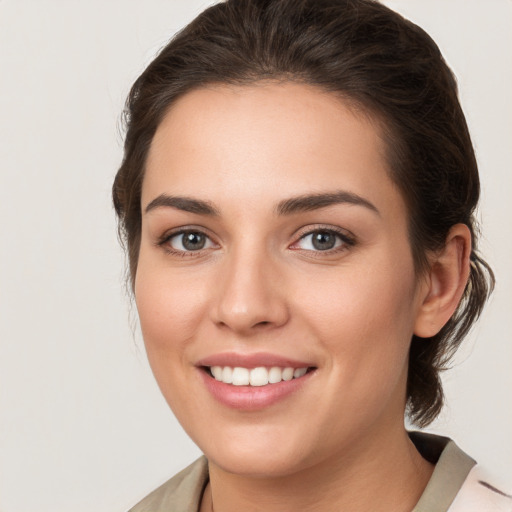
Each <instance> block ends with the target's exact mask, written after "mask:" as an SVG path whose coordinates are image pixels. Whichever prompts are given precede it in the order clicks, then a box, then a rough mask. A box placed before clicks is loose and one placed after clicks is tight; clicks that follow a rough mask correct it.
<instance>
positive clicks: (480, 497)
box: [449, 465, 512, 512]
mask: <svg viewBox="0 0 512 512" xmlns="http://www.w3.org/2000/svg"><path fill="white" fill-rule="evenodd" d="M472 511H475V512H477V511H478V512H487V511H489V512H512V494H511V492H510V490H509V489H505V488H503V486H502V485H501V484H499V483H497V479H496V477H494V476H492V475H491V474H490V473H489V472H488V471H487V470H486V469H484V468H482V467H481V466H479V465H477V466H475V467H474V468H473V469H472V470H471V471H470V472H469V474H468V476H467V478H466V480H465V481H464V483H463V484H462V486H461V488H460V490H459V492H458V493H457V496H456V497H455V499H454V501H453V503H452V505H451V507H450V508H449V512H472Z"/></svg>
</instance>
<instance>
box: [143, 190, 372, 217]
mask: <svg viewBox="0 0 512 512" xmlns="http://www.w3.org/2000/svg"><path fill="white" fill-rule="evenodd" d="M335 204H352V205H356V206H363V207H364V208H367V209H369V210H371V211H372V212H374V213H376V214H377V215H380V212H379V210H378V209H377V207H376V206H375V205H374V204H372V203H371V202H370V201H368V200H367V199H365V198H363V197H361V196H359V195H357V194H354V193H353V192H347V191H344V190H340V191H338V192H328V193H318V194H304V195H300V196H296V197H291V198H289V199H285V200H283V201H280V202H279V203H278V204H277V206H276V209H275V210H276V213H277V214H278V215H292V214H294V213H301V212H308V211H313V210H319V209H320V208H326V207H327V206H332V205H335ZM162 207H165V208H175V209H177V210H182V211H185V212H190V213H196V214H198V215H209V216H212V217H218V216H219V215H220V212H219V210H218V209H217V208H216V207H215V206H214V205H213V204H212V203H210V202H209V201H203V200H201V199H194V198H191V197H186V196H170V195H167V194H160V195H159V196H158V197H156V198H155V199H153V200H152V201H151V202H150V203H149V204H148V205H147V206H146V209H145V210H144V211H145V213H148V212H150V211H152V210H155V209H157V208H162Z"/></svg>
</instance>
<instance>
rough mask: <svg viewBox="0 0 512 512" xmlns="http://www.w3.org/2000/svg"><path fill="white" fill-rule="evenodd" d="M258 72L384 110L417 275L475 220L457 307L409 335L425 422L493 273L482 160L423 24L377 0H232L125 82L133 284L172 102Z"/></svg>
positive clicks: (417, 405)
mask: <svg viewBox="0 0 512 512" xmlns="http://www.w3.org/2000/svg"><path fill="white" fill-rule="evenodd" d="M261 80H276V81H294V82H299V83H304V84H309V85H314V86H317V87H319V88H321V89H322V90H325V91H330V92H332V93H334V94H337V95H339V96H340V97H341V98H345V99H346V100H348V101H349V102H351V103H352V104H354V105H356V106H357V107H358V108H360V109H362V110H363V111H364V112H367V113H368V114H369V115H371V116H374V118H376V119H378V120H379V122H380V124H381V126H382V127H383V133H384V136H385V141H386V146H387V158H388V161H389V167H390V169H391V172H390V177H391V179H392V180H393V181H394V182H395V183H396V185H397V186H398V187H399V189H400V191H401V193H402V196H403V198H404V200H405V203H406V206H407V209H408V215H409V238H410V244H411V249H412V254H413V258H414V263H415V268H416V272H417V274H418V275H421V273H422V272H425V271H426V270H427V268H428V260H427V257H426V255H427V254H428V253H429V252H431V251H436V250H439V249H441V248H442V247H443V246H444V244H445V241H446V237H447V234H448V231H449V229H450V228H451V227H452V226H453V225H454V224H457V223H464V224H466V225H467V226H468V227H469V229H470V231H471V238H472V251H471V256H470V258H471V271H470V276H469V280H468V282H467V285H466V288H465V291H464V295H463V298H462V300H461V302H460V304H459V307H458V309H457V311H456V312H455V314H454V315H453V316H452V318H451V319H450V320H449V321H448V323H447V324H446V325H445V326H444V327H443V328H442V329H441V331H440V332H439V333H438V334H436V335H435V336H432V337H431V338H428V339H425V338H418V337H417V336H413V338H412V340H411V348H410V357H409V373H408V382H407V412H408V415H409V417H410V419H411V420H412V421H413V422H414V423H416V424H417V425H420V426H424V425H427V424H428V423H430V422H431V421H432V420H433V419H434V418H435V417H436V416H437V415H438V414H439V412H440V410H441V407H442V404H443V391H442V386H441V381H440V377H439V373H440V371H441V370H443V369H445V368H446V367H447V364H448V362H449V360H450V358H451V357H452V355H453V353H454V352H455V350H456V349H457V348H458V346H459V344H460V343H461V341H462V339H463V338H464V336H465V335H466V334H467V333H468V331H469V329H470V328H471V326H472V324H473V323H474V322H475V320H476V319H477V318H478V316H479V315H480V313H481V311H482V308H483V305H484V303H485V301H486V299H487V297H488V295H489V293H490V292H491V290H492V288H493V285H494V277H493V274H492V271H491V269H490V268H489V266H488V265H487V263H486V262H485V261H484V260H483V259H482V258H481V257H480V256H479V254H478V252H477V225H476V220H475V217H474V212H475V208H476V206H477V203H478V198H479V194H480V184H479V177H478V168H477V163H476V159H475V154H474V151H473V146H472V143H471V139H470V135H469V132H468V128H467V125H466V121H465V118H464V114H463V112H462V109H461V107H460V104H459V101H458V94H457V85H456V81H455V78H454V76H453V74H452V72H451V70H450V69H449V68H448V66H447V64H446V63H445V61H444V59H443V57H442V55H441V53H440V51H439V49H438V47H437V45H436V44H435V43H434V41H433V40H432V39H431V38H430V37H429V36H428V34H426V33H425V32H424V31H423V30H422V29H421V28H419V27H418V26H416V25H414V24H413V23H411V22H410V21H408V20H406V19H404V18H402V17H401V16H400V15H398V14H397V13H395V12H393V11H391V10H390V9H388V8H387V7H385V6H383V5H381V4H380V3H378V2H377V1H373V0H227V1H226V2H222V3H218V4H216V5H213V6H212V7H210V8H208V9H206V10H205V11H204V12H203V13H202V14H200V15H199V16H198V17H197V18H196V19H195V20H194V21H192V23H190V24H189V25H188V26H187V27H186V28H184V29H183V30H182V31H181V32H179V33H178V34H177V35H176V36H175V37H174V38H173V39H172V40H171V41H170V42H169V44H168V45H167V46H165V47H164V48H163V50H162V51H161V52H160V53H159V55H158V56H157V57H156V58H155V60H154V61H153V62H152V63H151V64H150V65H149V66H148V67H147V69H146V70H145V71H144V72H143V73H142V75H141V76H140V77H139V78H138V79H137V80H136V82H135V83H134V85H133V87H132V89H131V92H130V94H129V97H128V100H127V104H126V110H125V121H126V139H125V148H124V159H123V162H122V165H121V167H120V169H119V171H118V173H117V175H116V178H115V182H114V186H113V200H114V206H115V209H116V212H117V215H118V218H119V230H120V236H121V239H122V241H123V242H124V244H125V247H126V249H127V253H128V259H129V271H130V279H131V284H132V287H133V283H134V280H135V275H136V272H137V261H138V254H139V245H140V237H141V204H140V203H141V188H142V182H143V179H144V168H145V162H146V158H147V155H148V150H149V148H150V145H151V141H152V139H153V136H154V134H155V131H156V129H157V127H158V126H159V124H160V122H161V121H162V119H163V117H164V116H165V114H166V112H167V111H168V109H169V107H170V105H172V104H173V102H175V101H176V100H177V99H178V98H179V97H181V96H183V95H184V94H186V93H187V92H190V91H191V90H194V89H197V88H201V87H203V86H206V85H208V84H214V83H217V84H236V85H243V84H250V83H254V82H256V81H261Z"/></svg>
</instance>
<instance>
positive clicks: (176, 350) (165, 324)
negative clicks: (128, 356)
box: [135, 265, 206, 360]
mask: <svg viewBox="0 0 512 512" xmlns="http://www.w3.org/2000/svg"><path fill="white" fill-rule="evenodd" d="M196 284H197V280H195V279H190V276H187V277H184V278H183V279H180V276H179V275H176V274H175V273H174V274H173V275H172V276H170V275H169V276H168V275H166V273H165V272H162V271H161V270H158V271H157V270H156V269H155V268H154V267H151V266H149V265H148V266H145V265H140V267H139V269H138V272H137V278H136V281H135V300H136V303H137V310H138V313H139V319H140V324H141V329H142V333H143V337H144V343H145V345H146V349H147V352H148V357H149V358H150V360H151V359H154V357H153V356H158V357H164V358H167V357H170V356H171V355H173V354H175V355H180V351H182V350H183V347H184V345H185V344H186V343H187V341H188V340H190V339H191V338H192V337H193V336H194V333H195V331H196V329H197V325H198V322H199V319H200V318H201V317H202V316H203V315H204V312H205V302H206V298H205V294H204V287H203V288H200V287H198V286H196Z"/></svg>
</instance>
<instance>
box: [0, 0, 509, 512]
mask: <svg viewBox="0 0 512 512" xmlns="http://www.w3.org/2000/svg"><path fill="white" fill-rule="evenodd" d="M208 3H209V2H207V1H203V0H193V1H185V0H179V1H178V0H174V1H169V0H166V1H163V0H149V1H148V0H146V1H144V2H142V1H133V0H131V1H130V0H122V1H120V0H109V1H100V0H89V1H88V2H80V1H78V0H68V1H64V0H60V1H59V0H32V1H30V0H3V1H2V0H0V162H1V168H0V169H1V170H0V218H1V221H0V237H1V238H0V241H1V242H0V243H1V251H0V512H33V511H34V510H37V511H39V512H60V511H62V512H64V511H73V512H85V511H87V512H89V511H95V512H107V511H108V512H116V511H118V512H121V511H123V510H126V509H127V508H128V507H129V505H131V504H133V503H134V502H135V501H137V500H138V499H139V498H141V497H142V496H143V495H144V494H145V493H147V492H148V491H149V490H151V489H152V488H154V487H155V486H156V485H157V484H159V483H160V482H162V481H164V480H165V479H167V478H168V477H169V476H171V475H172V474H173V473H174V472H176V471H177V470H178V469H180V468H182V467H183V466H184V465H186V464H187V463H188V462H189V461H191V460H192V459H194V458H195V457H196V456H197V455H198V450H197V448H195V447H194V446H193V444H192V443H191V442H190V441H189V440H188V439H187V437H186V436H185V434H184V433H183V432H182V431H181V428H180V427H179V425H178V424H177V422H176V421H175V419H174V418H173V416H172V414H171V413H170V412H169V410H168V408H167V405H166V404H165V402H164V400H163V399H162V398H161V396H160V394H159V391H158V389H157V387H156V385H155V384H154V382H153V378H152V376H151V374H150V371H149V369H148V366H147V363H146V359H145V356H144V352H143V348H142V343H141V340H140V335H139V333H138V329H137V326H136V313H135V311H134V308H133V307H132V306H130V303H129V300H128V299H127V298H126V295H125V292H124V288H123V270H122V269H123V265H124V257H123V255H122V252H121V250H120V249H119V247H118V244H117V240H116V234H115V222H114V215H113V211H112V208H111V205H110V187H111V182H112V179H113V176H114V173H115V170H116V167H117V166H118V164H119V162H120V158H121V142H122V137H121V135H120V133H119V125H118V120H119V115H120V112H121V109H122V105H123V102H124V98H125V96H126V94H127V92H128V89H129V86H130V84H131V83H132V81H133V80H134V79H135V78H136V77H137V76H138V74H139V73H140V72H141V71H142V70H143V68H144V66H145V65H146V64H148V62H149V61H150V60H151V58H152V57H153V56H154V54H155V52H156V51H157V50H158V48H160V47H161V46H162V45H163V44H164V42H165V41H166V40H167V39H168V38H169V37H170V35H172V34H173V33H174V32H175V31H176V30H177V29H179V28H180V27H182V26H183V25H184V24H185V23H186V22H187V21H189V20H190V19H192V17H193V16H194V15H196V14H197V13H198V12H199V11H200V10H201V9H202V8H203V7H204V6H205V5H208ZM385 3H386V4H389V5H390V6H391V7H394V8H395V9H396V10H398V11H399V12H401V13H403V14H404V15H406V16H407V17H409V18H411V19H412V20H413V21H415V22H417V23H418V24H420V25H421V26H423V27H424V28H425V29H426V30H427V31H429V32H430V33H431V35H432V36H433V37H434V39H435V40H436V41H437V42H438V43H439V45H440V47H441V48H442V50H443V51H444V54H445V56H446V58H447V60H448V62H449V64H450V65H451V66H452V67H453V68H454V70H455V72H456V74H457V76H458V78H459V82H460V87H461V97H462V102H463V106H464V109H465V112H466V114H467V118H468V122H469V125H470V129H471V131H472V134H473V137H474V141H475V145H476V149H477V154H478V159H479V162H480V166H481V174H482V180H483V202H482V208H481V212H480V215H481V218H482V223H483V229H484V233H485V235H486V239H485V241H484V244H483V249H484V252H485V253H486V255H487V256H488V259H489V260H490V262H491V263H492V264H493V266H494V268H495V270H496V273H497V276H498V287H497V289H496V292H495V294H494V297H493V299H492V302H491V303H490V305H489V307H488V308H487V310H486V312H485V314H484V316H483V318H482V321H481V323H480V324H479V326H478V327H477V328H476V329H475V330H474V332H473V334H472V336H471V338H470V339H469V340H468V342H467V344H466V346H465V348H464V350H463V351H462V352H461V353H460V354H459V356H458V363H457V365H456V366H455V368H453V370H452V371H451V372H450V373H448V374H446V376H445V383H446V391H447V398H448V406H447V408H446V410H445V412H444V413H443V415H442V417H441V418H440V419H439V420H438V421H437V422H436V423H435V425H434V426H433V427H432V430H434V431H436V432H442V433H445V434H447V435H450V436H452V437H454V438H455V439H456V440H457V442H458V443H459V444H460V445H461V446H462V447H463V448H464V449H465V450H466V451H468V452H469V453H470V454H472V455H473V456H474V457H475V458H477V459H478V460H479V461H481V462H482V463H484V464H485V465H486V466H488V467H489V468H492V469H493V470H494V471H495V472H496V473H497V474H498V476H499V477H501V479H503V480H504V481H505V482H508V484H509V488H510V487H512V440H511V432H512V407H511V405H512V404H511V389H512V372H511V371H510V368H511V362H512V344H511V342H510V332H511V331H512V321H511V318H512V308H511V304H512V272H511V265H510V260H511V257H512V246H511V243H512V242H511V241H512V236H511V235H512V232H511V227H510V225H511V220H512V211H511V209H512V207H511V203H512V201H511V199H510V196H511V192H512V178H511V174H512V173H511V172H510V170H511V154H510V146H511V143H512V139H511V133H512V127H511V120H512V100H511V95H510V91H511V90H512V62H511V59H512V57H511V56H512V52H511V50H510V48H512V33H511V31H510V26H511V25H512V23H511V22H512V2H511V1H509V0H491V1H488V2H483V1H481V0H434V1H429V2H426V1H425V0H394V1H391V0H390V1H386V2H385ZM306 413H307V412H305V414H306Z"/></svg>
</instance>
